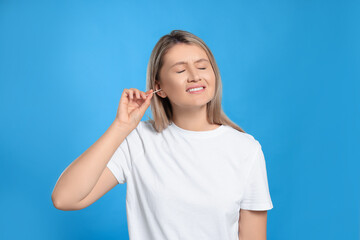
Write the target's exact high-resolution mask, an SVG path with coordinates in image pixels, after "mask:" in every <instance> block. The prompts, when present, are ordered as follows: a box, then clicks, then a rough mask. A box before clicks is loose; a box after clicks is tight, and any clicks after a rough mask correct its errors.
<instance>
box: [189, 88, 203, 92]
mask: <svg viewBox="0 0 360 240" xmlns="http://www.w3.org/2000/svg"><path fill="white" fill-rule="evenodd" d="M203 88H204V87H199V88H192V89H189V90H188V92H192V91H198V90H201V89H203Z"/></svg>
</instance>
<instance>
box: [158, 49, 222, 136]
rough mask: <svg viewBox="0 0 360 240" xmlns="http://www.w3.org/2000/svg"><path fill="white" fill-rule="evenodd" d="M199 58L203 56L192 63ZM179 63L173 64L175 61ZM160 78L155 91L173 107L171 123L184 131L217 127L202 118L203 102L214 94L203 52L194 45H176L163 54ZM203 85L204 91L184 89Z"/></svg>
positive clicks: (209, 65)
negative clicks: (192, 91)
mask: <svg viewBox="0 0 360 240" xmlns="http://www.w3.org/2000/svg"><path fill="white" fill-rule="evenodd" d="M199 59H205V60H203V61H200V62H196V61H197V60H199ZM182 61H184V62H186V63H183V64H177V65H175V66H173V65H174V64H176V63H178V62H182ZM159 75H160V81H157V83H156V90H157V89H159V88H161V89H162V91H159V92H157V93H156V94H157V95H158V96H160V97H162V98H166V97H168V98H169V100H170V103H171V106H172V109H173V114H174V115H173V121H174V123H175V124H176V125H177V126H179V127H181V128H183V129H186V130H191V131H206V130H212V129H215V128H218V127H219V125H218V124H210V123H209V122H208V121H207V119H206V104H207V103H208V102H209V101H211V99H213V97H214V95H215V74H214V71H213V69H212V67H211V64H210V60H209V58H208V57H207V54H206V52H205V51H204V50H203V49H202V48H201V47H198V46H196V45H188V44H183V43H180V44H176V45H175V46H173V47H172V48H170V49H169V51H168V52H167V53H166V54H165V56H164V64H163V66H162V68H161V70H160V73H159ZM198 84H204V85H205V86H206V88H205V91H203V92H202V93H197V94H190V93H188V92H186V89H187V88H188V87H189V86H194V85H198Z"/></svg>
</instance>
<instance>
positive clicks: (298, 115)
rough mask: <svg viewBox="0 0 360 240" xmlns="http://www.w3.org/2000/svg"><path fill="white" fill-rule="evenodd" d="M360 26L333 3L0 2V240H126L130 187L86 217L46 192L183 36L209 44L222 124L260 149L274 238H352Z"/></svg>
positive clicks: (355, 228) (353, 4)
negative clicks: (164, 45) (157, 49)
mask: <svg viewBox="0 0 360 240" xmlns="http://www.w3.org/2000/svg"><path fill="white" fill-rule="evenodd" d="M359 15H360V3H359V1H340V0H339V1H320V0H313V1H300V0H298V1H294V0H291V1H284V0H283V1H281V0H275V1H259V0H252V1H193V0H192V1H188V0H183V1H37V0H36V1H10V0H9V1H6V0H1V1H0V80H1V82H0V110H1V112H0V114H1V117H0V126H1V134H0V159H1V162H0V164H1V165H0V186H1V188H0V191H1V192H0V194H1V196H0V206H1V213H0V216H1V217H0V228H1V229H0V238H1V239H128V229H127V220H126V208H125V207H126V205H125V197H126V184H123V185H118V186H116V187H115V188H114V189H112V190H111V191H110V192H108V193H107V194H106V195H105V196H104V197H102V198H101V199H99V200H98V201H97V202H95V203H94V204H93V205H91V206H89V207H88V208H86V209H83V210H80V211H61V210H58V209H56V208H55V207H54V206H53V204H52V201H51V193H52V190H53V188H54V186H55V183H56V181H57V179H58V177H59V176H60V174H61V173H62V172H63V171H64V169H65V168H66V167H67V166H68V165H69V164H70V163H71V162H72V161H73V160H75V159H76V158H77V157H78V156H79V155H80V154H81V153H83V152H84V151H85V150H86V149H87V148H89V147H90V146H91V145H92V144H93V143H94V142H95V141H96V140H97V139H98V138H99V137H100V136H101V135H102V134H103V133H104V132H105V131H106V130H107V128H108V127H109V126H110V124H111V123H112V121H113V120H114V118H115V115H116V111H117V107H118V103H119V100H120V96H121V93H122V91H123V89H124V88H137V89H140V90H142V91H145V86H146V85H145V84H146V82H145V79H146V67H147V63H148V60H149V57H150V53H151V51H152V49H153V47H154V46H155V44H156V42H157V41H158V40H159V39H160V37H161V36H163V35H165V34H168V33H170V31H171V30H174V29H180V30H186V31H190V32H192V33H194V34H195V35H197V36H199V37H200V38H202V39H203V40H204V41H205V42H206V43H207V44H208V46H209V47H210V49H211V50H212V52H213V54H214V56H215V59H216V61H217V63H218V66H219V68H220V73H221V76H222V81H223V97H222V105H223V109H224V111H225V113H226V114H227V115H228V116H229V117H230V119H231V120H233V121H234V122H236V123H237V124H238V125H239V126H241V127H242V128H243V129H244V130H245V131H246V132H248V133H249V134H252V135H253V136H254V137H255V138H256V139H257V140H258V141H259V142H260V143H261V145H262V147H263V151H264V155H265V159H266V164H267V173H268V181H269V188H270V194H271V198H272V201H273V204H274V208H273V209H272V210H270V211H268V225H267V233H268V239H270V240H273V239H275V240H289V239H291V240H292V239H295V240H296V239H299V240H303V239H307V240H309V239H311V240H312V239H314V240H318V239H327V240H330V239H336V240H337V239H346V240H347V239H349V240H350V239H359V238H360V235H359V227H360V223H359V217H360V208H359V204H360V188H359V185H360V184H359V183H360V176H359V174H358V172H359V170H360V164H359V161H360V154H359V145H360V138H359V134H360V127H359V120H360V99H359V93H360V91H359V89H360V86H359V80H360V71H359V67H360V28H359V26H360V18H359ZM146 114H147V115H149V116H151V111H150V109H148V111H147V113H146ZM146 119H147V117H146V115H144V117H143V120H146ZM174 217H176V216H174Z"/></svg>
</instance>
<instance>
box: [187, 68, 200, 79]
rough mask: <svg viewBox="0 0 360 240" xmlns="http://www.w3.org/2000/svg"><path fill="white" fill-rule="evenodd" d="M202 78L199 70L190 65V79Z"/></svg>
mask: <svg viewBox="0 0 360 240" xmlns="http://www.w3.org/2000/svg"><path fill="white" fill-rule="evenodd" d="M200 79H201V77H200V74H199V70H198V69H197V68H196V67H190V68H189V78H188V81H199V80H200Z"/></svg>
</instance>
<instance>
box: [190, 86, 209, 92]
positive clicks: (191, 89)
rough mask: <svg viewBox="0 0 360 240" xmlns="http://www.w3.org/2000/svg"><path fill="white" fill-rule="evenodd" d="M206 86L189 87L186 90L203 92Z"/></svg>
mask: <svg viewBox="0 0 360 240" xmlns="http://www.w3.org/2000/svg"><path fill="white" fill-rule="evenodd" d="M205 88H206V87H205V86H201V87H195V88H189V89H188V90H186V92H188V93H201V92H203V91H205Z"/></svg>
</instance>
